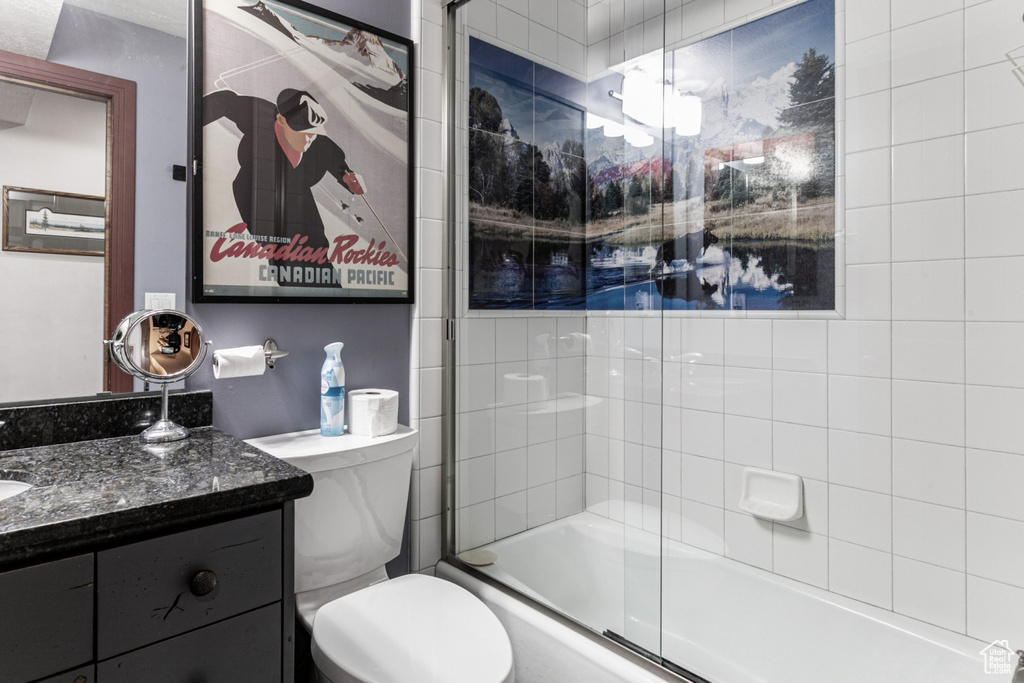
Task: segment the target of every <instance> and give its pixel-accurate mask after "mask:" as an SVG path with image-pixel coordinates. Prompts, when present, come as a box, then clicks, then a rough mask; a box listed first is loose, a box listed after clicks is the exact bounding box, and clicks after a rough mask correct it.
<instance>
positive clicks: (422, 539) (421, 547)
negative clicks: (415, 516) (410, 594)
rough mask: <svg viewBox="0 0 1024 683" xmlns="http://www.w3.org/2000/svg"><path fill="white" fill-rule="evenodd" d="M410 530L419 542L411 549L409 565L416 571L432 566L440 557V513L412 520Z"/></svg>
mask: <svg viewBox="0 0 1024 683" xmlns="http://www.w3.org/2000/svg"><path fill="white" fill-rule="evenodd" d="M412 530H413V533H412V536H413V538H414V539H418V541H419V542H418V543H416V544H415V545H414V546H413V548H412V549H411V552H410V555H414V557H410V562H411V565H412V566H413V567H415V568H416V569H417V570H418V571H419V570H423V569H427V568H428V567H433V566H434V565H435V564H437V563H438V561H439V560H440V559H441V515H438V516H436V517H431V518H430V519H423V520H418V521H415V522H413V523H412Z"/></svg>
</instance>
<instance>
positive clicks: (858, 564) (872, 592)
mask: <svg viewBox="0 0 1024 683" xmlns="http://www.w3.org/2000/svg"><path fill="white" fill-rule="evenodd" d="M828 550H829V567H828V569H829V582H828V587H829V590H831V591H833V592H835V593H839V594H840V595H845V596H847V597H850V598H853V599H855V600H861V601H862V602H868V603H871V604H873V605H877V606H879V607H882V608H884V609H892V555H890V554H889V553H884V552H879V551H877V550H872V549H871V548H865V547H863V546H859V545H853V544H850V543H843V542H842V541H838V540H836V539H835V538H832V539H830V540H829V546H828Z"/></svg>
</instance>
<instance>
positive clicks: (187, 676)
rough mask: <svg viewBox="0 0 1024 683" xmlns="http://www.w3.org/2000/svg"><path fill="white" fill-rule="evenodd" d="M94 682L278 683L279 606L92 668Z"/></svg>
mask: <svg viewBox="0 0 1024 683" xmlns="http://www.w3.org/2000/svg"><path fill="white" fill-rule="evenodd" d="M96 680H97V683H139V682H140V681H160V682H161V683H192V682H193V681H203V683H238V681H245V683H263V682H264V681H265V682H266V683H271V682H273V683H280V681H281V603H276V604H273V605H268V606H267V607H262V608H260V609H258V610H255V611H253V612H248V613H246V614H243V615H241V616H238V617H234V618H233V619H228V620H227V621H222V622H220V623H217V624H213V625H212V626H207V627H206V628H203V629H200V630H198V631H192V632H191V633H186V634H185V635H183V636H178V637H177V638H171V639H170V640H165V641H164V642H162V643H157V644H156V645H150V646H149V647H145V648H142V649H141V650H136V651H135V652H130V653H128V654H126V655H121V656H120V657H115V658H114V659H111V660H108V661H106V662H100V663H99V664H97V665H96Z"/></svg>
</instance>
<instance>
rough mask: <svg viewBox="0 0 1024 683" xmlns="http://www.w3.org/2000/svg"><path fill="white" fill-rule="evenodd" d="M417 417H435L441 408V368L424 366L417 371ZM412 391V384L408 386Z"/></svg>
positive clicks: (439, 413)
mask: <svg viewBox="0 0 1024 683" xmlns="http://www.w3.org/2000/svg"><path fill="white" fill-rule="evenodd" d="M419 384H420V387H419V406H418V409H417V411H416V412H417V413H418V415H419V417H421V418H424V417H437V416H439V415H441V412H442V410H443V405H442V400H441V399H442V393H441V368H426V369H421V370H420V372H419ZM409 390H410V391H412V390H413V388H412V386H410V387H409Z"/></svg>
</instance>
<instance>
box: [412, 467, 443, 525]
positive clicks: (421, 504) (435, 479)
mask: <svg viewBox="0 0 1024 683" xmlns="http://www.w3.org/2000/svg"><path fill="white" fill-rule="evenodd" d="M413 474H417V475H418V479H419V487H418V488H419V494H418V496H417V499H418V500H417V503H418V505H417V508H418V509H417V510H416V511H415V517H414V519H426V518H428V517H433V516H435V515H439V514H441V468H440V467H428V468H425V469H422V470H418V471H415V472H414V473H413Z"/></svg>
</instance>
